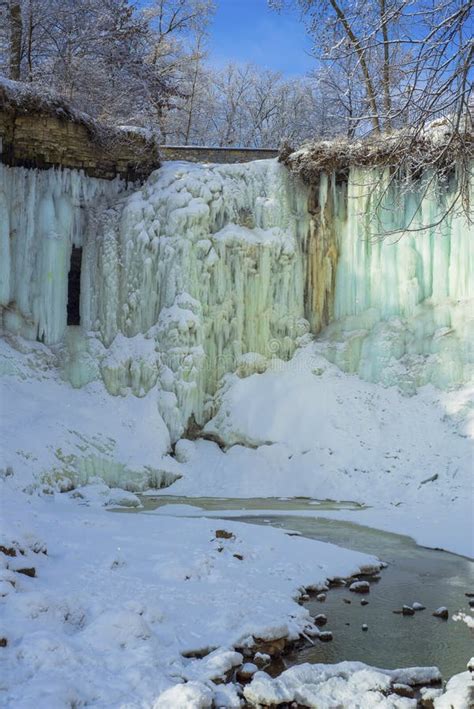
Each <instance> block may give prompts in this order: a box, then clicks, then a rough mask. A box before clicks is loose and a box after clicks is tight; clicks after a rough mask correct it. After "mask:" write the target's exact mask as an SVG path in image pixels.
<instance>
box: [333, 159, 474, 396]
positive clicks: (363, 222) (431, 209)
mask: <svg viewBox="0 0 474 709" xmlns="http://www.w3.org/2000/svg"><path fill="white" fill-rule="evenodd" d="M453 181H454V180H452V181H447V182H446V183H443V184H442V183H440V181H438V180H437V178H436V177H435V176H433V175H427V176H426V177H425V178H424V179H423V180H418V181H413V182H411V183H410V184H408V185H407V184H406V183H403V182H402V181H399V180H391V179H390V175H389V173H388V171H382V170H380V169H375V168H374V169H367V168H366V169H355V168H353V169H351V171H350V174H349V181H348V189H347V197H346V194H345V191H344V188H340V189H338V188H337V187H335V186H334V184H333V189H332V193H331V192H328V190H327V188H326V187H325V186H324V184H322V187H321V188H320V204H321V205H322V206H321V211H322V210H323V209H326V211H327V209H328V208H327V206H326V203H327V200H328V199H330V201H331V212H332V213H334V215H335V217H334V222H335V223H336V228H335V230H334V231H335V241H334V243H335V247H336V248H337V251H338V253H339V258H338V262H337V272H336V277H335V291H334V312H333V318H332V319H333V322H332V324H331V325H330V326H329V327H328V329H327V330H326V331H325V333H324V335H323V338H322V343H321V351H322V352H323V353H324V355H325V356H326V357H327V358H328V359H330V360H331V361H333V362H335V363H336V364H337V365H338V366H339V367H341V368H342V369H344V370H345V371H348V372H355V373H357V374H359V376H361V377H362V378H364V379H366V380H368V381H373V382H378V381H381V382H382V383H383V384H385V385H394V384H395V385H398V386H400V387H401V388H402V389H405V390H406V391H408V392H413V391H415V390H416V387H418V386H421V385H423V384H426V383H429V382H431V383H433V384H435V385H436V386H438V387H439V388H451V387H457V386H459V385H461V384H462V383H464V382H466V381H468V380H469V379H470V378H471V377H472V373H473V368H472V365H473V347H472V343H473V342H474V329H473V328H474V320H473V318H472V298H473V295H474V281H473V279H472V269H473V266H474V238H473V236H474V235H473V232H472V227H471V228H470V225H469V224H468V222H467V219H466V216H465V214H464V213H463V212H462V210H460V209H459V208H456V204H455V203H454V202H455V200H456V199H457V197H458V196H459V195H458V193H457V191H456V189H455V187H454V186H453V184H452V183H453ZM333 182H334V180H333ZM471 202H472V196H471ZM427 225H428V226H429V225H431V226H429V228H426V229H425V228H423V229H420V227H422V226H427ZM404 229H405V231H403V230H404ZM390 232H392V233H390ZM383 234H388V235H386V236H383Z"/></svg>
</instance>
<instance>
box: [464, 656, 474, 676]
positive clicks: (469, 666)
mask: <svg viewBox="0 0 474 709" xmlns="http://www.w3.org/2000/svg"><path fill="white" fill-rule="evenodd" d="M466 667H467V669H468V670H469V672H474V657H471V659H470V660H469V662H468V663H467V665H466Z"/></svg>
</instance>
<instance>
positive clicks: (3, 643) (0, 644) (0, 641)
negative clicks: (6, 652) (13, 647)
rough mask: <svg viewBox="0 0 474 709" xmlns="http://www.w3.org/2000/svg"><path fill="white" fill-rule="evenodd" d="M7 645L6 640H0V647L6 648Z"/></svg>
mask: <svg viewBox="0 0 474 709" xmlns="http://www.w3.org/2000/svg"><path fill="white" fill-rule="evenodd" d="M7 645H8V640H7V639H6V638H0V647H6V646H7Z"/></svg>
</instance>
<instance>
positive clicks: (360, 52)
mask: <svg viewBox="0 0 474 709" xmlns="http://www.w3.org/2000/svg"><path fill="white" fill-rule="evenodd" d="M329 2H330V3H331V6H332V8H333V10H334V12H335V13H336V15H337V17H338V18H339V20H340V21H341V23H342V26H343V27H344V31H345V33H346V34H347V36H348V38H349V40H350V42H351V44H352V46H353V47H354V50H355V52H356V54H357V57H358V59H359V62H360V67H361V69H362V74H363V76H364V83H365V90H366V92H367V101H368V104H369V108H370V112H371V116H370V120H371V123H372V128H373V129H374V131H375V132H376V133H380V120H379V114H378V111H377V102H376V100H375V89H374V85H373V83H372V78H371V76H370V71H369V65H368V64H367V60H366V57H365V52H364V49H363V47H362V46H361V44H360V42H359V40H358V39H357V37H356V36H355V34H354V32H353V30H352V27H351V26H350V24H349V21H348V19H347V17H346V15H345V14H344V12H343V10H342V9H341V8H340V7H339V5H338V4H337V2H336V0H329Z"/></svg>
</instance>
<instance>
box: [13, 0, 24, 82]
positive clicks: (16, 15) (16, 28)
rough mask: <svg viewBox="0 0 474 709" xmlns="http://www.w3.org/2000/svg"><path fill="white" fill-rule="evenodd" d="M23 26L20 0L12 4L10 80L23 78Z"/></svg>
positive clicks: (14, 0) (15, 0)
mask: <svg viewBox="0 0 474 709" xmlns="http://www.w3.org/2000/svg"><path fill="white" fill-rule="evenodd" d="M22 32H23V24H22V20H21V6H20V3H19V2H18V0H11V2H10V79H13V81H20V78H21V40H22Z"/></svg>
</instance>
